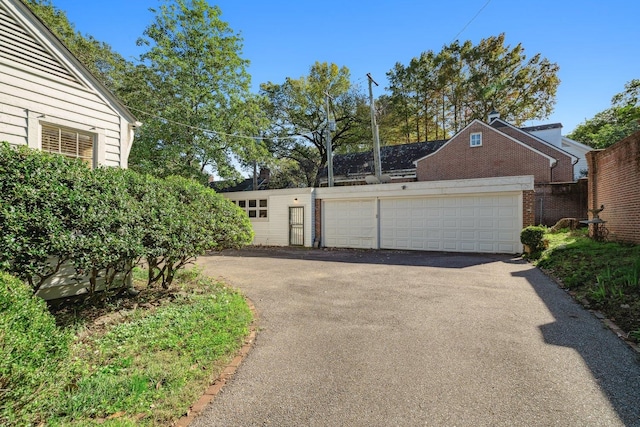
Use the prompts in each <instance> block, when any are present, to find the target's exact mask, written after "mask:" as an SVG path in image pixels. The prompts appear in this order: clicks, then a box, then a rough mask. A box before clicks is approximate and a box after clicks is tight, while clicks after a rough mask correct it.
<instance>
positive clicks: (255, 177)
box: [252, 136, 260, 191]
mask: <svg viewBox="0 0 640 427" xmlns="http://www.w3.org/2000/svg"><path fill="white" fill-rule="evenodd" d="M253 140H254V142H255V144H256V147H257V146H258V144H260V137H257V136H256V137H254V139H253ZM257 189H258V165H257V162H256V161H255V160H254V161H253V188H252V190H254V191H255V190H257Z"/></svg>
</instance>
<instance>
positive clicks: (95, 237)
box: [0, 143, 253, 293]
mask: <svg viewBox="0 0 640 427" xmlns="http://www.w3.org/2000/svg"><path fill="white" fill-rule="evenodd" d="M0 229H1V230H2V236H0V269H1V270H5V271H8V272H10V273H12V274H13V275H15V276H17V277H19V278H21V279H23V280H24V281H26V282H27V283H28V284H29V285H30V286H31V288H32V290H33V291H34V292H36V291H37V290H38V289H39V288H40V287H41V286H42V284H43V283H44V282H45V281H46V280H47V279H48V278H49V277H51V276H52V275H54V274H56V273H57V272H58V271H59V268H60V266H61V265H62V264H63V263H66V262H69V263H71V264H72V265H73V266H74V268H75V270H76V272H77V275H78V277H83V276H84V277H88V278H89V287H88V288H89V291H90V292H91V293H93V292H94V291H95V289H96V284H97V280H98V278H99V277H101V278H104V280H105V286H106V288H107V289H111V290H118V289H119V287H122V286H123V281H118V283H119V284H117V283H116V280H115V279H116V277H117V275H120V276H123V275H124V276H126V275H128V274H130V272H131V268H132V266H133V265H134V264H135V263H137V262H139V261H140V260H142V259H146V261H147V262H148V263H149V265H150V266H151V267H152V268H150V276H149V285H153V284H155V283H161V284H162V286H165V287H167V286H169V285H170V284H171V281H172V279H173V276H174V274H175V271H176V270H177V269H179V268H182V267H184V266H185V265H186V264H187V263H189V262H191V261H193V260H194V259H195V258H196V257H197V256H199V255H202V254H204V253H205V252H206V251H207V250H215V249H224V248H230V247H239V246H242V245H246V244H248V243H250V242H251V240H252V238H253V231H252V229H251V223H250V221H249V219H248V218H247V216H246V214H245V213H244V212H243V211H242V210H241V209H239V208H238V207H237V206H235V205H234V204H233V203H232V202H230V201H229V200H227V199H225V198H223V197H222V196H220V195H218V194H216V193H215V192H214V191H213V190H211V189H209V188H207V187H204V186H203V185H202V184H200V183H197V182H195V181H190V180H187V179H184V178H178V177H171V178H168V179H164V180H161V179H157V178H153V177H151V176H146V175H140V174H137V173H135V172H133V171H130V170H123V169H115V168H98V169H95V170H90V169H89V168H87V167H86V165H85V164H84V163H82V162H80V161H76V160H72V159H67V158H65V157H63V156H59V155H54V154H47V153H43V152H39V151H35V150H31V149H28V148H26V147H18V148H12V147H10V146H9V144H7V143H0Z"/></svg>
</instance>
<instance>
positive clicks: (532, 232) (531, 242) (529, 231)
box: [520, 225, 546, 256]
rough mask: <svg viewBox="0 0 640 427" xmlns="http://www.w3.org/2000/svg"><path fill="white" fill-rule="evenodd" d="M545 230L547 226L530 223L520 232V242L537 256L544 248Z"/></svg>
mask: <svg viewBox="0 0 640 427" xmlns="http://www.w3.org/2000/svg"><path fill="white" fill-rule="evenodd" d="M545 231H546V228H545V227H541V226H535V225H530V226H529V227H525V228H524V229H522V231H521V232H520V242H521V243H522V244H523V245H527V246H528V247H529V251H530V253H531V255H533V256H535V255H536V254H540V252H542V251H543V250H544V248H545V245H544V233H545Z"/></svg>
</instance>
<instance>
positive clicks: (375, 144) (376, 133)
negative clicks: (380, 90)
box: [367, 73, 382, 180]
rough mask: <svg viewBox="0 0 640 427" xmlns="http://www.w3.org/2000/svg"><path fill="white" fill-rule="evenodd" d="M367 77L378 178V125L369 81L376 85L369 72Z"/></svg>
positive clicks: (379, 166) (374, 157)
mask: <svg viewBox="0 0 640 427" xmlns="http://www.w3.org/2000/svg"><path fill="white" fill-rule="evenodd" d="M367 78H368V79H369V105H370V106H371V130H372V132H373V169H374V172H375V175H376V178H378V180H380V176H381V175H382V162H381V160H380V138H379V136H378V125H377V124H376V107H375V105H374V103H373V88H372V87H371V83H373V84H375V85H376V86H378V83H376V81H375V80H373V77H371V73H367Z"/></svg>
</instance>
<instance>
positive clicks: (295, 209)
mask: <svg viewBox="0 0 640 427" xmlns="http://www.w3.org/2000/svg"><path fill="white" fill-rule="evenodd" d="M289 245H291V246H304V207H303V206H292V207H289Z"/></svg>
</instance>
